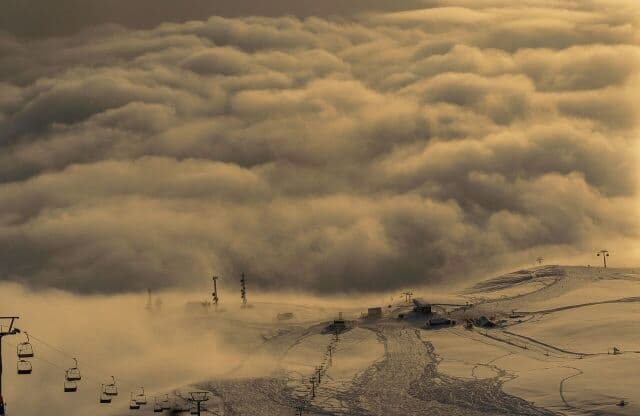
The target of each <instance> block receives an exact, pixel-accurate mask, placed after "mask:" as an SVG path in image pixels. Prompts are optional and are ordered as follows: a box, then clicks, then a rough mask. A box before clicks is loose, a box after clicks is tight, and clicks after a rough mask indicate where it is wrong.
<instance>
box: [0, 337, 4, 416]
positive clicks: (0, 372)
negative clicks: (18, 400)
mask: <svg viewBox="0 0 640 416" xmlns="http://www.w3.org/2000/svg"><path fill="white" fill-rule="evenodd" d="M3 337H4V335H0V409H2V407H4V398H3V397H4V396H3V395H2V338H3ZM0 414H4V413H0Z"/></svg>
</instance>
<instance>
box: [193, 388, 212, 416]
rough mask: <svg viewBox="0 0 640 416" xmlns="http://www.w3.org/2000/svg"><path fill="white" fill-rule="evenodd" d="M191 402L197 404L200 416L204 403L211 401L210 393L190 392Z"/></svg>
mask: <svg viewBox="0 0 640 416" xmlns="http://www.w3.org/2000/svg"><path fill="white" fill-rule="evenodd" d="M189 396H190V398H189V400H191V401H192V402H194V403H195V404H196V410H197V412H198V413H197V415H198V416H200V412H201V406H202V403H204V402H206V401H208V400H209V392H208V391H191V392H189Z"/></svg>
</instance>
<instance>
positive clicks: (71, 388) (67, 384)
mask: <svg viewBox="0 0 640 416" xmlns="http://www.w3.org/2000/svg"><path fill="white" fill-rule="evenodd" d="M76 391H78V383H76V382H75V381H72V380H67V377H66V375H65V378H64V392H65V393H75V392H76Z"/></svg>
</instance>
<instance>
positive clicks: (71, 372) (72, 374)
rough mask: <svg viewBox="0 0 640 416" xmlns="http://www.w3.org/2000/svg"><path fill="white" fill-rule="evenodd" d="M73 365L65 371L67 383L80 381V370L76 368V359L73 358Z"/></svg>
mask: <svg viewBox="0 0 640 416" xmlns="http://www.w3.org/2000/svg"><path fill="white" fill-rule="evenodd" d="M73 361H75V365H74V366H73V367H71V368H70V369H68V370H67V372H66V377H67V380H69V381H78V380H82V376H81V375H80V369H79V368H78V359H77V358H74V359H73Z"/></svg>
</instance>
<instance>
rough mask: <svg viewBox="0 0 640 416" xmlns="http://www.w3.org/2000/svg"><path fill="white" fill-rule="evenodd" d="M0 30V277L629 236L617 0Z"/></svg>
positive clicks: (435, 260) (231, 268)
mask: <svg viewBox="0 0 640 416" xmlns="http://www.w3.org/2000/svg"><path fill="white" fill-rule="evenodd" d="M431 3H432V4H431V5H430V6H429V8H425V9H420V10H412V11H402V12H393V13H386V14H381V13H375V14H367V15H362V16H361V17H359V18H358V19H356V20H346V19H344V18H333V19H332V18H327V19H325V18H307V19H304V20H299V19H298V18H293V17H282V18H267V17H252V18H222V17H211V18H209V19H208V20H207V21H192V22H188V23H184V24H164V25H161V26H159V27H157V28H155V29H153V30H148V31H131V30H127V29H123V28H121V27H117V26H105V27H101V28H97V29H95V30H91V31H86V32H83V33H81V34H78V35H74V36H73V37H68V38H58V39H44V40H38V41H28V42H27V41H21V40H17V39H15V38H13V37H12V36H10V35H4V36H3V37H0V80H1V82H0V146H2V149H1V152H0V179H1V184H0V274H1V276H2V279H5V280H14V281H21V282H26V283H29V284H31V285H35V286H47V287H57V288H62V289H67V290H73V291H82V292H94V291H109V292H111V291H126V290H138V289H141V288H146V287H163V286H183V285H190V284H193V282H195V281H202V279H204V278H206V276H207V275H208V274H209V273H211V272H213V271H215V272H217V273H220V274H221V275H223V276H234V278H235V276H237V275H238V274H239V273H240V272H241V271H244V272H246V273H247V274H248V275H249V276H250V279H251V284H252V285H254V287H256V286H260V287H267V288H271V289H279V288H283V287H292V288H297V289H305V290H310V291H317V292H331V291H342V290H359V291H365V290H385V289H393V288H397V287H403V286H409V285H416V284H421V283H426V282H434V281H438V280H442V279H453V278H460V277H464V276H466V275H468V274H470V273H471V274H473V273H479V272H481V271H488V270H491V269H492V268H497V267H506V266H510V265H513V264H516V263H519V262H522V261H525V260H527V261H528V260H529V259H531V258H534V257H535V256H536V255H539V254H544V255H551V254H550V253H551V252H553V253H555V255H557V256H560V255H563V254H567V255H573V254H575V253H576V252H580V251H582V250H588V251H589V252H591V250H592V249H594V248H599V245H600V242H602V241H616V240H623V239H624V240H627V241H628V240H629V239H634V238H635V237H636V236H637V234H638V220H637V204H636V200H637V198H636V182H637V171H638V169H637V162H638V160H637V159H638V157H637V156H638V151H637V145H636V142H635V137H636V133H637V120H638V102H637V101H638V98H637V97H638V96H639V95H638V81H639V79H640V78H639V77H638V70H639V69H640V52H639V49H638V46H637V45H638V41H639V33H640V32H639V31H638V17H639V11H640V7H638V6H637V2H636V1H635V0H629V1H616V2H613V1H609V0H607V1H605V0H602V1H578V2H574V1H555V2H550V1H543V0H539V1H532V0H530V1H523V2H515V3H514V2H512V1H497V0H495V1H488V2H475V1H462V0H461V1H456V2H453V1H451V2H447V3H446V4H435V2H431Z"/></svg>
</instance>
